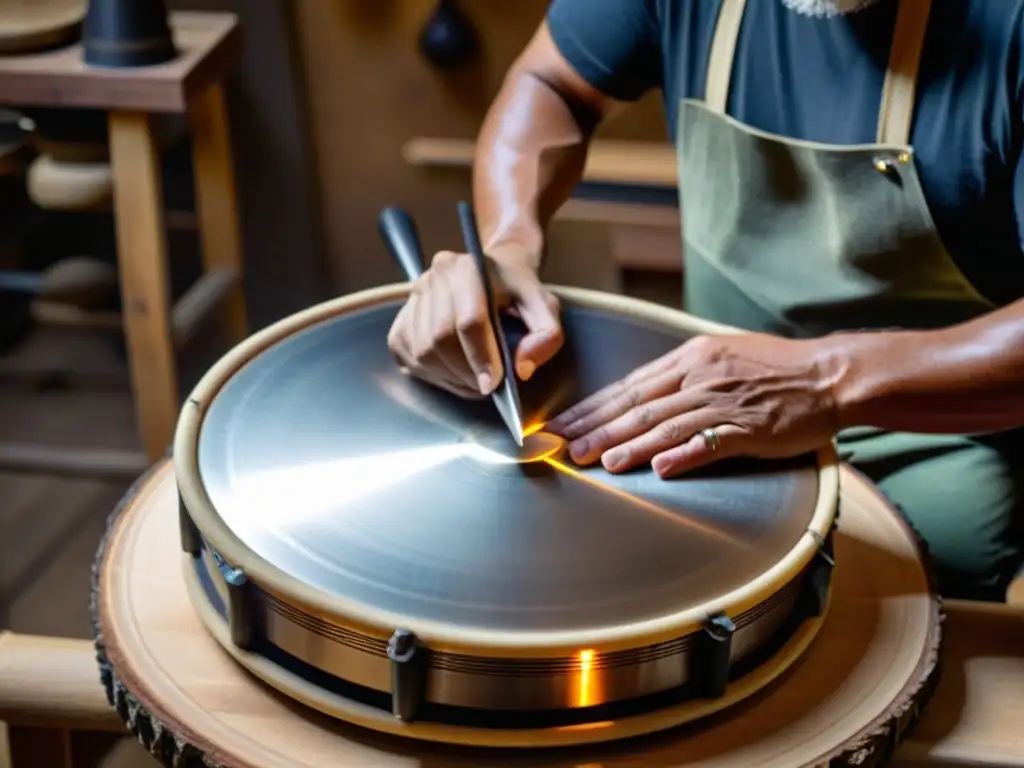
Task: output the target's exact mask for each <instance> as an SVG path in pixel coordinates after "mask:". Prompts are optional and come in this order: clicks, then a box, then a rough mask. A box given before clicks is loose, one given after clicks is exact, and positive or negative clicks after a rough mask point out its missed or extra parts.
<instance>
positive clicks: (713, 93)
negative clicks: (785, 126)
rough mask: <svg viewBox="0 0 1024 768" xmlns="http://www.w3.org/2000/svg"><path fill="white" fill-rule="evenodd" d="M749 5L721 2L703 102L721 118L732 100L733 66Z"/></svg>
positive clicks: (737, 1)
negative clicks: (730, 85)
mask: <svg viewBox="0 0 1024 768" xmlns="http://www.w3.org/2000/svg"><path fill="white" fill-rule="evenodd" d="M746 5H747V0H722V4H721V7H720V8H719V10H718V23H717V24H716V25H715V36H714V38H713V39H712V40H711V55H710V57H709V58H708V77H707V85H706V87H705V93H704V102H705V104H706V105H707V107H708V109H710V110H711V111H712V112H717V113H718V114H722V115H724V114H725V105H726V104H727V103H728V100H729V81H730V80H731V79H732V62H733V58H734V57H735V54H736V41H737V40H739V37H740V25H742V24H743V9H744V8H745V7H746Z"/></svg>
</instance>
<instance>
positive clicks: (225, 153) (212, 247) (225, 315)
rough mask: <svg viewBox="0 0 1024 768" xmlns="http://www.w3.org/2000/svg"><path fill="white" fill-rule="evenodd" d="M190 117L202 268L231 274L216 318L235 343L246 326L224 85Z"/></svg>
mask: <svg viewBox="0 0 1024 768" xmlns="http://www.w3.org/2000/svg"><path fill="white" fill-rule="evenodd" d="M189 114H190V117H191V126H192V153H193V154H192V163H193V171H194V174H195V188H196V208H197V213H198V218H199V234H200V239H201V242H202V250H203V265H204V267H205V270H206V272H212V271H213V270H215V269H227V270H230V271H231V272H232V273H233V274H234V276H235V283H234V285H233V286H232V288H231V290H230V291H229V292H228V294H227V295H226V296H225V297H224V299H223V303H222V304H221V307H220V318H221V323H222V324H223V326H224V329H225V331H227V333H228V334H229V337H230V338H229V341H230V342H231V343H232V344H237V343H238V342H240V341H242V340H243V339H244V338H245V337H246V336H247V335H248V326H247V323H246V314H245V290H244V286H243V281H244V263H243V259H242V237H241V234H240V232H239V222H238V193H237V190H236V189H235V168H234V162H233V160H232V153H231V135H230V132H229V128H228V111H227V103H226V101H225V98H224V87H223V86H222V85H221V84H220V83H215V84H214V85H211V86H210V87H209V88H207V89H206V91H204V92H203V93H202V94H201V95H200V96H199V97H198V98H196V100H195V102H193V104H191V105H190V108H189Z"/></svg>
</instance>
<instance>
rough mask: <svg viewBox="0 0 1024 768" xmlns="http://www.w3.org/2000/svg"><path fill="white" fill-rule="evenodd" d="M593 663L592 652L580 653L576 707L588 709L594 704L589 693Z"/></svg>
mask: <svg viewBox="0 0 1024 768" xmlns="http://www.w3.org/2000/svg"><path fill="white" fill-rule="evenodd" d="M593 663H594V652H593V651H590V650H587V651H580V685H579V690H578V691H577V696H576V706H578V707H589V706H591V705H593V704H595V703H596V702H595V701H594V697H593V694H592V693H591V685H592V681H591V675H592V670H591V667H592V666H593Z"/></svg>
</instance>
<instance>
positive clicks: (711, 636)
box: [692, 611, 736, 699]
mask: <svg viewBox="0 0 1024 768" xmlns="http://www.w3.org/2000/svg"><path fill="white" fill-rule="evenodd" d="M735 633H736V625H735V624H733V622H732V619H730V618H729V617H728V616H726V615H725V613H723V612H721V611H719V612H718V613H713V614H711V615H710V616H708V618H707V619H706V620H705V622H704V631H703V632H701V633H700V634H699V635H698V636H697V644H696V647H695V648H694V655H693V676H692V679H693V682H694V684H695V685H696V688H697V692H698V695H699V696H702V697H703V698H706V699H717V698H718V697H720V696H722V695H724V694H725V689H726V687H727V686H728V684H729V668H730V660H731V657H732V636H733V635H734V634H735Z"/></svg>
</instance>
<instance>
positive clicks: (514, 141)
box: [473, 70, 596, 269]
mask: <svg viewBox="0 0 1024 768" xmlns="http://www.w3.org/2000/svg"><path fill="white" fill-rule="evenodd" d="M594 124H596V117H594V116H592V115H588V114H587V112H586V110H585V109H584V108H582V107H578V108H570V106H569V104H568V103H567V101H566V98H565V97H564V96H563V95H562V94H560V93H559V92H558V91H557V90H556V88H555V87H553V86H552V85H551V84H549V83H547V82H545V80H543V79H542V78H541V77H540V76H538V75H537V74H534V73H531V72H530V71H521V70H520V71H516V70H513V71H512V72H511V73H510V74H509V76H508V78H507V79H506V81H505V85H504V88H503V89H502V90H501V93H500V94H499V95H498V98H497V100H496V101H495V103H494V105H493V106H492V107H491V109H490V111H489V112H488V114H487V118H486V120H485V121H484V124H483V127H482V129H481V132H480V136H479V138H478V140H477V149H476V159H475V162H474V167H473V195H474V200H475V205H476V211H477V218H478V221H479V226H480V234H481V239H482V240H483V245H484V249H485V250H486V251H487V253H488V254H489V255H490V256H492V257H495V258H502V257H503V256H506V255H507V256H509V257H512V258H525V259H527V260H528V261H529V263H530V265H531V266H532V267H533V268H534V269H539V267H540V263H541V258H542V253H543V250H544V230H545V227H546V226H547V224H548V221H549V220H550V219H551V217H552V216H553V215H554V213H555V211H557V210H558V208H559V206H561V205H562V203H564V202H565V201H566V199H567V198H568V197H569V195H570V194H571V193H572V190H573V187H574V186H575V185H576V184H577V183H578V182H579V180H580V179H581V178H582V175H583V167H584V165H585V163H586V157H587V148H588V146H589V141H590V136H591V134H592V131H593V126H594Z"/></svg>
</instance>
